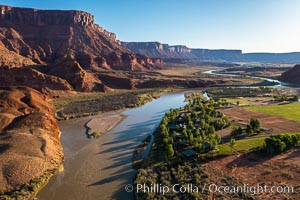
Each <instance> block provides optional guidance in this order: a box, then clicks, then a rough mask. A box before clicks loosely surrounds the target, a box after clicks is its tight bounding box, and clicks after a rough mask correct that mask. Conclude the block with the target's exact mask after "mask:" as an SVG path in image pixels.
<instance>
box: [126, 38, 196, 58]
mask: <svg viewBox="0 0 300 200" xmlns="http://www.w3.org/2000/svg"><path fill="white" fill-rule="evenodd" d="M121 44H122V46H124V47H126V48H128V49H130V50H131V51H133V52H136V53H139V54H143V55H147V56H149V57H152V58H163V59H166V58H180V59H185V58H196V56H195V55H193V54H192V53H191V49H189V48H188V47H186V46H183V45H177V46H169V45H168V44H161V43H159V42H121Z"/></svg>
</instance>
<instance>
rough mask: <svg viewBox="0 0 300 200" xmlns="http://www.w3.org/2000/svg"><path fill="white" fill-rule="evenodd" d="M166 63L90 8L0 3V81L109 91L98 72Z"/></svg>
mask: <svg viewBox="0 0 300 200" xmlns="http://www.w3.org/2000/svg"><path fill="white" fill-rule="evenodd" d="M161 63H162V61H161V60H160V59H152V58H149V57H146V56H143V55H139V54H135V53H132V52H131V51H130V50H128V49H127V48H125V47H123V46H121V45H120V42H119V41H118V40H117V39H116V35H115V34H114V33H111V32H108V31H107V30H105V29H104V28H102V27H101V26H99V25H98V24H95V23H94V17H93V15H91V14H89V13H86V12H83V11H72V10H71V11H61V10H37V9H30V8H15V7H10V6H1V5H0V64H1V67H0V74H1V75H0V78H1V80H2V81H1V83H0V86H11V85H14V86H19V85H24V86H28V87H32V88H34V89H37V90H39V91H41V90H43V92H48V93H49V94H50V93H51V92H55V91H66V90H69V91H72V90H76V91H83V92H90V91H100V92H106V91H111V90H112V89H111V88H110V87H109V86H107V85H105V84H104V83H103V82H102V81H101V80H100V79H99V77H97V76H96V75H94V73H96V72H99V71H113V70H125V71H144V70H149V69H153V68H155V67H156V66H157V65H160V64H161ZM6 74H9V76H7V75H6Z"/></svg>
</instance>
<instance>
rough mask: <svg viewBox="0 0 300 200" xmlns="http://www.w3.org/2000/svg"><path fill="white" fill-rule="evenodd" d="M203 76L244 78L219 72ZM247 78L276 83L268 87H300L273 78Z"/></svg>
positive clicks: (209, 72) (211, 71)
mask: <svg viewBox="0 0 300 200" xmlns="http://www.w3.org/2000/svg"><path fill="white" fill-rule="evenodd" d="M203 74H210V75H216V76H224V77H244V76H243V75H239V74H229V73H226V74H225V73H222V72H219V71H218V70H208V71H205V72H203ZM245 77H247V78H253V79H260V80H265V81H269V82H273V83H276V84H275V85H272V86H268V87H284V88H286V87H299V86H297V85H294V84H291V83H287V82H282V81H279V80H276V79H272V78H266V77H259V76H248V75H247V76H245ZM244 87H249V86H244Z"/></svg>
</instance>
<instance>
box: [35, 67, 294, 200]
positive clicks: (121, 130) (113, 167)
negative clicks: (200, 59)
mask: <svg viewBox="0 0 300 200" xmlns="http://www.w3.org/2000/svg"><path fill="white" fill-rule="evenodd" d="M204 73H205V74H214V75H218V76H240V75H235V74H220V73H217V72H215V71H212V70H210V71H206V72H204ZM252 78H259V79H263V80H267V81H271V82H272V81H273V82H276V83H278V84H277V85H276V86H273V87H290V86H291V84H288V83H284V82H281V81H278V80H275V79H269V78H262V77H252ZM184 105H185V103H184V92H179V93H173V94H166V95H163V96H162V97H160V98H159V99H155V100H153V101H151V102H149V103H147V104H145V105H143V106H141V107H139V108H134V109H128V110H126V111H124V112H122V114H124V115H126V116H127V118H125V119H124V120H123V121H122V122H121V123H120V124H118V125H117V126H116V127H114V128H113V129H112V130H111V131H109V132H107V133H106V134H104V135H102V136H100V137H99V138H96V139H93V140H90V139H87V138H86V136H85V128H84V124H85V123H86V122H87V121H88V120H89V119H90V118H91V117H89V118H79V119H71V120H67V121H62V122H60V130H61V132H62V136H61V142H62V146H63V148H64V150H63V151H64V155H65V161H64V171H63V172H62V173H60V174H58V175H56V176H54V177H53V178H52V179H51V180H50V182H49V183H48V184H47V185H46V186H45V188H43V189H42V190H41V191H40V192H39V193H38V196H37V197H38V199H41V200H53V199H55V200H76V199H78V200H98V199H99V200H105V199H126V200H130V199H134V196H133V193H127V192H125V190H124V187H125V185H126V184H131V183H132V182H133V179H134V176H135V174H136V171H135V170H134V169H133V168H132V158H133V152H134V150H135V149H136V148H137V146H138V145H139V144H140V143H141V141H143V140H144V139H145V138H146V137H147V136H148V135H149V134H151V133H153V131H154V130H155V128H156V127H157V126H158V124H159V123H160V121H161V118H162V117H163V115H164V114H165V112H167V111H168V110H169V109H170V108H179V107H181V106H184Z"/></svg>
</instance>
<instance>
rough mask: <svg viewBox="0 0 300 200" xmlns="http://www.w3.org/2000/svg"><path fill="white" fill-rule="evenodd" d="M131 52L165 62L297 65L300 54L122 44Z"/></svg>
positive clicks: (151, 44) (134, 43) (144, 43)
mask: <svg viewBox="0 0 300 200" xmlns="http://www.w3.org/2000/svg"><path fill="white" fill-rule="evenodd" d="M121 44H122V45H123V46H124V47H126V48H128V49H130V50H131V51H133V52H135V53H139V54H143V55H146V56H149V57H154V58H161V59H164V60H165V61H176V60H185V61H190V60H198V61H228V62H263V63H297V62H300V52H293V53H242V50H227V49H216V50H211V49H192V48H188V47H186V46H183V45H175V46H170V45H168V44H161V43H159V42H121Z"/></svg>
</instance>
